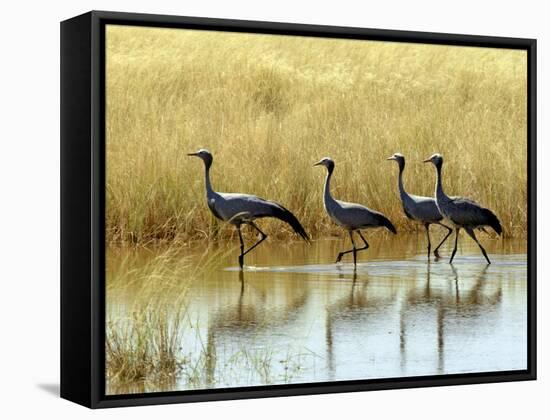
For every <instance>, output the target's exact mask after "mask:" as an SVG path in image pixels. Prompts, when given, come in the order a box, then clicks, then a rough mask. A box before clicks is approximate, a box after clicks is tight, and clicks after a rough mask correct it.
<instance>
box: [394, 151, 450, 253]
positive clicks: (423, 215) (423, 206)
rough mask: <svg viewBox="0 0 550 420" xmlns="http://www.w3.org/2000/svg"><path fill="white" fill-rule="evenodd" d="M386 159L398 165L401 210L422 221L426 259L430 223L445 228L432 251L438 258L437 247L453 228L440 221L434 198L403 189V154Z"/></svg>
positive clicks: (410, 217) (406, 214)
mask: <svg viewBox="0 0 550 420" xmlns="http://www.w3.org/2000/svg"><path fill="white" fill-rule="evenodd" d="M386 160H395V161H396V162H397V164H398V165H399V178H398V187H399V196H400V198H401V203H402V204H403V211H404V212H405V216H407V217H408V218H409V219H411V220H414V221H416V222H420V223H422V224H423V225H424V227H425V228H426V235H427V236H428V259H429V258H430V250H431V248H432V244H431V241H430V225H431V224H434V225H439V226H443V227H444V228H445V229H447V235H445V237H444V238H443V240H442V241H441V242H440V243H439V245H438V246H437V247H436V248H435V251H434V255H435V257H436V258H439V248H440V247H441V245H443V243H444V242H445V241H446V240H447V238H448V237H449V236H450V235H451V233H453V230H452V229H451V228H450V227H449V226H447V225H445V224H443V223H441V221H442V220H443V216H442V215H441V213H440V212H439V209H438V208H437V204H436V202H435V199H434V198H432V197H422V196H419V195H412V194H409V193H408V192H407V191H405V187H403V171H404V170H405V156H403V155H402V154H401V153H394V154H393V155H392V156H390V157H389V158H387V159H386Z"/></svg>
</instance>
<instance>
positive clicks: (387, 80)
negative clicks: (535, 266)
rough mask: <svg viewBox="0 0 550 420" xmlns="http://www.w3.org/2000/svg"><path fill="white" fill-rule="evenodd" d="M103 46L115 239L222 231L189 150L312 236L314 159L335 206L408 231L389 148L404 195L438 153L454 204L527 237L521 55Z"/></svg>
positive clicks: (421, 184)
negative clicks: (376, 215)
mask: <svg viewBox="0 0 550 420" xmlns="http://www.w3.org/2000/svg"><path fill="white" fill-rule="evenodd" d="M106 40H107V70H106V80H107V231H108V232H107V235H108V236H107V237H108V240H110V241H121V242H134V243H144V242H148V241H157V240H164V239H165V240H187V239H190V238H196V237H207V238H215V237H218V236H225V235H227V234H232V229H231V227H228V226H224V225H220V224H219V223H218V222H216V220H215V219H214V218H213V216H212V215H211V214H210V212H209V210H208V208H207V206H206V203H205V197H204V190H203V189H204V181H203V167H202V163H201V162H200V161H198V160H197V159H194V158H188V157H187V156H186V155H185V153H187V152H190V151H195V150H196V149H198V148H200V147H206V148H208V149H210V150H211V151H212V152H213V154H214V166H213V169H212V181H213V184H214V188H216V189H217V190H219V191H234V192H247V193H252V194H257V195H259V196H262V197H265V198H268V199H272V200H276V201H279V202H281V203H283V204H284V205H285V206H286V207H288V208H289V209H290V210H291V211H293V212H294V213H295V214H296V215H297V217H298V218H299V219H300V220H301V221H302V223H303V225H304V226H305V228H306V230H308V231H309V232H310V233H311V234H313V235H314V237H319V236H325V235H329V234H332V233H334V232H335V231H336V230H335V227H334V226H333V225H332V224H331V223H330V221H329V220H328V218H327V216H326V215H325V212H324V210H323V208H322V184H323V178H324V175H325V173H324V171H323V170H322V169H321V168H313V167H312V164H313V163H314V162H316V161H317V160H318V159H319V158H321V157H323V156H331V157H332V158H333V159H335V161H336V172H335V176H334V182H333V193H334V195H335V196H336V197H338V198H341V199H344V200H349V201H356V202H360V203H364V204H366V205H368V206H370V207H372V208H374V209H378V210H380V211H382V212H384V213H385V214H386V215H387V216H388V217H389V218H390V219H391V220H392V221H393V222H394V223H395V224H396V226H397V228H398V229H400V230H412V229H416V226H415V225H414V224H412V223H410V222H408V221H407V220H406V218H405V216H404V214H403V212H402V209H401V205H400V202H399V199H398V194H397V167H396V165H395V162H387V161H385V160H384V159H385V158H386V157H387V156H389V155H391V154H392V153H394V152H398V151H399V152H401V153H403V154H405V156H406V157H407V162H408V163H407V168H406V172H405V183H406V188H407V189H408V190H409V191H410V192H412V193H414V194H422V195H432V194H433V190H434V170H433V168H432V167H431V166H428V165H424V164H422V163H419V162H420V161H421V160H422V159H424V158H426V157H427V156H429V155H431V154H432V153H434V152H440V153H442V154H443V155H444V157H445V167H444V184H445V189H446V191H447V192H448V193H449V194H452V195H465V196H468V197H470V198H473V199H475V200H477V201H479V202H480V203H482V204H484V205H486V206H488V207H489V208H491V209H493V210H494V211H495V212H496V214H497V215H498V217H499V218H500V219H501V221H502V223H503V227H504V231H505V234H506V235H508V236H521V235H524V234H525V232H526V218H527V203H526V196H527V171H526V150H527V129H526V54H525V52H522V51H512V50H497V49H483V48H466V47H447V46H433V45H432V46H430V45H420V44H399V43H384V42H364V41H350V40H335V39H320V38H316V39H313V38H301V37H288V36H267V35H254V34H237V33H234V34H232V33H213V32H201V31H189V30H176V29H158V28H132V27H121V26H108V28H107V36H106ZM275 224H277V226H276V225H275ZM262 225H263V226H265V230H266V232H268V233H270V234H276V235H279V236H285V235H287V234H288V233H289V232H290V231H289V230H288V229H287V228H286V227H284V228H283V227H282V226H280V224H279V222H278V221H267V220H266V221H265V222H262Z"/></svg>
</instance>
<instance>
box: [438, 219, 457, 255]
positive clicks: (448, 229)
mask: <svg viewBox="0 0 550 420" xmlns="http://www.w3.org/2000/svg"><path fill="white" fill-rule="evenodd" d="M438 225H439V226H443V227H444V228H445V229H447V234H446V235H445V237H444V238H443V240H442V241H441V242H440V243H439V245H438V246H437V247H436V248H435V251H434V255H435V258H439V248H440V247H441V245H443V242H445V241H446V240H447V238H448V237H449V236H451V233H453V230H452V229H451V228H450V227H449V226H447V225H444V224H443V223H438Z"/></svg>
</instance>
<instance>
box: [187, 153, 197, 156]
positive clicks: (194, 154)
mask: <svg viewBox="0 0 550 420" xmlns="http://www.w3.org/2000/svg"><path fill="white" fill-rule="evenodd" d="M198 155H199V154H198V153H187V156H198Z"/></svg>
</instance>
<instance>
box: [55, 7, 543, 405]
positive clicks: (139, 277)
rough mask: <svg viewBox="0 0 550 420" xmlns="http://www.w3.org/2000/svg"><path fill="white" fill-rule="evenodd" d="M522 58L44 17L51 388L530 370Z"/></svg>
mask: <svg viewBox="0 0 550 420" xmlns="http://www.w3.org/2000/svg"><path fill="white" fill-rule="evenodd" d="M535 48H536V42H535V40H532V39H516V38H500V37H487V36H472V35H451V34H434V33H421V32H402V31H388V30H373V29H362V28H342V27H330V26H314V25H297V24H286V23H285V24H282V23H267V22H250V21H235V20H220V19H208V18H188V17H177V16H158V15H143V14H128V13H114V12H90V13H86V14H84V15H81V16H78V17H75V18H72V19H69V20H67V21H64V22H62V24H61V208H62V216H61V229H62V230H61V241H62V242H61V258H62V261H61V268H62V269H61V305H62V306H61V337H62V338H61V349H62V353H61V394H62V397H64V398H66V399H69V400H71V401H74V402H77V403H80V404H83V405H86V406H88V407H93V408H97V407H113V406H127V405H140V404H161V403H173V402H190V401H207V400H221V399H235V398H256V397H269V396H284V395H298V394H316V393H328V392H349V391H365V390H378V389H388V388H408V387H420V386H437V385H456V384H474V383H482V382H501V381H516V380H529V379H535V377H536V353H535V351H536V345H535V343H536V342H535V340H536V319H535V313H536V311H535V292H536V283H535V281H536V277H535V244H536V232H535V226H536V215H535V191H536V190H535V173H536V172H535V156H536V154H535V145H536V144H535V137H536V136H535V134H536V133H535V128H536V124H535V122H536V120H535V118H536V110H535V103H536V100H535V99H536V97H535V95H536V79H535V68H536V65H535V63H536V56H535V54H536V49H535Z"/></svg>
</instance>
